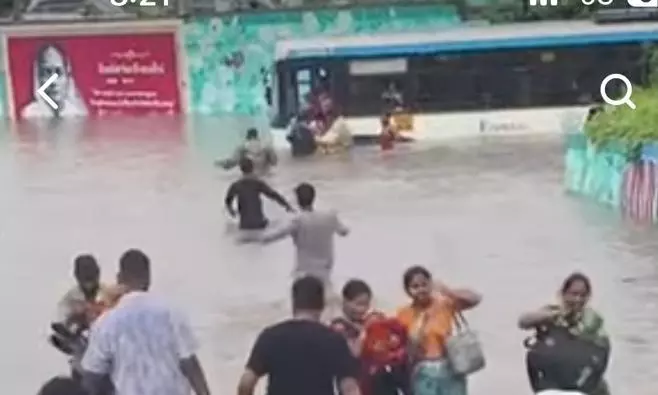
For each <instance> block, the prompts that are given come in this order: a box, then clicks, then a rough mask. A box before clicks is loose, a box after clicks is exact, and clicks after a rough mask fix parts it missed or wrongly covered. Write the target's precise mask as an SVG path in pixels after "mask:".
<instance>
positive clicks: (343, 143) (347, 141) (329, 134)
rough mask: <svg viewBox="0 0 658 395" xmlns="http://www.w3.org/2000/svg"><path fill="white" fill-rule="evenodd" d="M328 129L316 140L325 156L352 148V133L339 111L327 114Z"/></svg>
mask: <svg viewBox="0 0 658 395" xmlns="http://www.w3.org/2000/svg"><path fill="white" fill-rule="evenodd" d="M327 125H328V129H327V130H326V131H325V132H324V133H323V134H321V135H319V136H317V137H316V138H315V141H316V143H317V145H318V148H319V149H320V151H321V152H322V153H324V154H333V153H337V152H345V151H347V150H348V149H350V147H351V146H352V131H351V130H350V128H349V125H348V124H347V121H346V120H345V117H343V116H342V115H340V113H338V111H335V110H333V111H331V112H330V113H328V114H327Z"/></svg>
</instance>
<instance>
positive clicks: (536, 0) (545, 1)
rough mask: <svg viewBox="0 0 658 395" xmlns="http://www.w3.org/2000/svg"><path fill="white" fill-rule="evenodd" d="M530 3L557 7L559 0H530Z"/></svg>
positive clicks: (535, 5)
mask: <svg viewBox="0 0 658 395" xmlns="http://www.w3.org/2000/svg"><path fill="white" fill-rule="evenodd" d="M528 4H529V5H530V6H533V7H557V6H558V5H560V4H559V0H528Z"/></svg>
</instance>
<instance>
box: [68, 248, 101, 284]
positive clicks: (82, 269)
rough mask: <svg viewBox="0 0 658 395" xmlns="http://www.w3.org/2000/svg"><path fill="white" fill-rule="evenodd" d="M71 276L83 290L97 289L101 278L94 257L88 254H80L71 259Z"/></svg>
mask: <svg viewBox="0 0 658 395" xmlns="http://www.w3.org/2000/svg"><path fill="white" fill-rule="evenodd" d="M73 276H74V277H75V280H76V281H77V282H78V286H79V287H80V288H81V289H82V290H83V292H94V291H96V290H98V287H99V284H100V278H101V269H100V267H99V266H98V262H96V258H94V257H93V255H90V254H81V255H78V256H77V257H75V260H74V261H73Z"/></svg>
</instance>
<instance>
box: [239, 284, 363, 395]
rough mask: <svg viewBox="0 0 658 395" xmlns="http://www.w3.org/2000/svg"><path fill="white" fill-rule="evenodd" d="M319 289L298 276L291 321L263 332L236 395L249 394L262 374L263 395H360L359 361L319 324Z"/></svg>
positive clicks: (337, 336) (320, 286)
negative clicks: (265, 394) (337, 393)
mask: <svg viewBox="0 0 658 395" xmlns="http://www.w3.org/2000/svg"><path fill="white" fill-rule="evenodd" d="M324 298H325V296H324V285H323V283H322V281H321V280H319V279H317V278H315V277H310V276H308V277H301V278H299V279H297V280H296V281H295V283H294V284H293V286H292V303H293V318H292V319H289V320H286V321H283V322H281V323H279V324H276V325H273V326H270V327H268V328H266V329H265V330H263V331H262V332H261V333H260V335H259V336H258V338H257V339H256V343H255V344H254V347H253V349H252V350H251V355H250V356H249V360H248V362H247V367H246V369H245V371H244V373H243V374H242V377H241V378H240V384H239V386H238V395H253V393H254V389H255V388H256V384H257V383H258V380H259V379H260V378H261V377H263V376H268V388H267V395H334V394H335V392H334V388H335V387H334V385H336V386H337V388H338V389H339V391H340V393H341V394H342V395H360V391H359V386H358V382H357V377H358V375H359V371H360V369H359V363H358V361H357V359H356V358H355V357H354V356H353V354H352V353H351V352H350V349H349V347H348V345H347V342H346V341H345V339H344V338H343V337H342V336H341V335H340V334H338V333H337V332H335V331H333V330H331V329H329V328H328V327H327V326H325V325H323V324H322V323H321V322H320V316H321V315H322V311H323V310H324V307H325V300H324Z"/></svg>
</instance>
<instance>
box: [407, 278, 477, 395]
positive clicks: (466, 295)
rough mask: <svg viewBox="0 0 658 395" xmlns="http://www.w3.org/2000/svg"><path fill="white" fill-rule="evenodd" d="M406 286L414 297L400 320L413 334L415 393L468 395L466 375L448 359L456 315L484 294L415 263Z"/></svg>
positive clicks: (411, 353)
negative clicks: (456, 286)
mask: <svg viewBox="0 0 658 395" xmlns="http://www.w3.org/2000/svg"><path fill="white" fill-rule="evenodd" d="M403 282H404V289H405V291H406V293H407V295H409V297H410V298H411V303H410V304H409V305H408V306H404V307H402V308H401V309H400V310H398V314H397V317H398V320H399V321H400V322H401V323H402V324H403V325H404V326H405V328H406V329H407V331H408V334H409V343H410V359H411V363H412V376H411V387H412V391H411V392H412V393H413V394H414V395H466V393H467V390H466V378H465V377H463V376H455V375H454V374H453V373H452V372H451V370H450V368H449V366H448V363H447V361H446V360H445V358H444V346H445V342H446V340H447V339H448V338H449V337H450V335H451V333H452V326H453V322H454V318H455V314H456V313H458V312H459V311H462V310H466V309H470V308H473V307H475V306H477V305H478V304H479V303H480V300H481V296H480V295H479V294H477V293H476V292H473V291H471V290H466V289H452V288H448V287H447V286H445V285H443V284H441V283H437V282H434V281H433V280H432V275H431V274H430V272H429V271H428V270H427V269H425V268H424V267H421V266H414V267H411V268H409V269H407V271H406V272H405V273H404V278H403Z"/></svg>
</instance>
